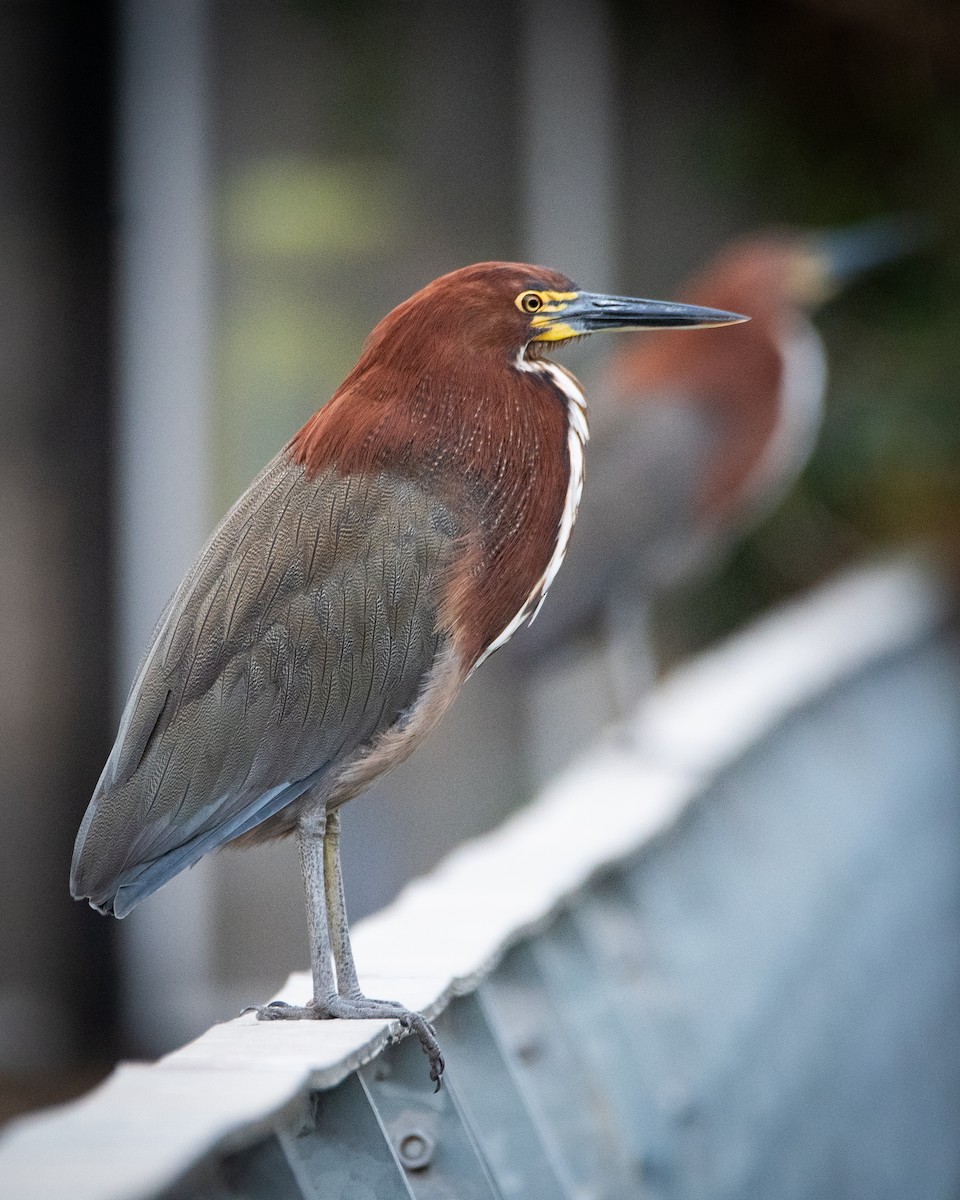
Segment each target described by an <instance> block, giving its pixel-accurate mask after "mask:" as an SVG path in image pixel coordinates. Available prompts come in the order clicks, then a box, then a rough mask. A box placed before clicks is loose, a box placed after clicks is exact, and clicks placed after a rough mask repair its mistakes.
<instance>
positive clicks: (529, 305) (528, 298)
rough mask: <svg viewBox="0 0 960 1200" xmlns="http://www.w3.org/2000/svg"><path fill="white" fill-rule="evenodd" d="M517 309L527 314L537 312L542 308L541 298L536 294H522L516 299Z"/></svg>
mask: <svg viewBox="0 0 960 1200" xmlns="http://www.w3.org/2000/svg"><path fill="white" fill-rule="evenodd" d="M517 307H518V308H521V309H523V311H524V312H527V313H535V312H539V310H540V309H541V308H543V297H542V296H541V295H539V294H538V293H537V292H523V293H521V295H519V296H518V297H517Z"/></svg>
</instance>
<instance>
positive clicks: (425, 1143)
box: [397, 1129, 434, 1171]
mask: <svg viewBox="0 0 960 1200" xmlns="http://www.w3.org/2000/svg"><path fill="white" fill-rule="evenodd" d="M433 1151H434V1141H433V1138H432V1137H430V1135H429V1134H426V1133H423V1132H422V1131H421V1130H419V1129H411V1130H410V1132H409V1133H405V1134H404V1135H403V1137H402V1138H401V1139H400V1144H399V1145H398V1147H397V1156H398V1157H399V1159H400V1164H401V1166H403V1167H404V1168H405V1169H406V1170H407V1171H423V1170H424V1169H425V1168H426V1167H428V1166H429V1165H430V1160H431V1159H432V1158H433Z"/></svg>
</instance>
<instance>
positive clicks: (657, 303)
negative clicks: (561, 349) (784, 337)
mask: <svg viewBox="0 0 960 1200" xmlns="http://www.w3.org/2000/svg"><path fill="white" fill-rule="evenodd" d="M567 295H569V296H570V299H565V300H563V301H559V296H558V302H557V303H555V304H551V305H550V309H549V311H545V312H539V313H537V315H536V316H535V317H533V319H532V320H531V322H530V328H531V329H533V330H535V331H536V333H535V335H534V338H533V341H535V342H559V341H563V340H564V339H565V338H572V337H580V336H581V335H582V334H585V333H597V332H599V331H600V330H604V329H607V330H616V329H699V328H703V327H705V326H709V325H736V324H738V323H739V322H740V321H749V320H750V318H749V317H744V316H741V315H740V314H739V313H731V312H723V311H722V310H721V309H717V308H700V307H699V306H698V305H696V304H674V303H673V302H671V301H665V300H638V299H634V298H633V297H630V296H603V295H599V294H597V293H595V292H574V293H572V294H571V293H564V296H567Z"/></svg>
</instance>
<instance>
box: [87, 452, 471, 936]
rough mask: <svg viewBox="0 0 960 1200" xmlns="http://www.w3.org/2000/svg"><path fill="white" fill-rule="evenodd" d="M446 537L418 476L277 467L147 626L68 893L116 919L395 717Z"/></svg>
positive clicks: (420, 664)
mask: <svg viewBox="0 0 960 1200" xmlns="http://www.w3.org/2000/svg"><path fill="white" fill-rule="evenodd" d="M455 536H456V527H455V523H454V522H453V520H452V518H451V516H450V514H449V513H448V512H447V511H446V510H445V509H443V508H442V506H441V505H440V504H439V502H438V501H436V500H435V499H431V498H430V497H428V496H427V495H426V493H425V492H424V491H423V490H422V489H421V488H419V487H418V486H417V485H416V484H414V483H413V482H411V481H410V480H405V479H399V478H394V477H390V476H386V475H379V476H371V477H361V478H348V477H343V476H339V475H337V474H336V473H334V472H326V473H323V474H321V475H318V476H317V477H315V478H314V479H307V478H306V476H305V475H304V472H303V470H302V468H300V467H298V466H295V465H293V464H291V463H290V462H289V460H288V459H287V457H286V456H285V455H280V456H278V458H277V459H275V460H274V462H273V463H271V464H270V465H269V466H268V467H267V469H266V470H265V471H264V472H263V473H262V474H261V475H260V476H259V477H258V479H256V480H255V481H254V483H253V484H252V485H251V487H250V489H249V490H248V491H247V492H246V493H245V495H244V496H243V497H241V499H240V500H239V501H238V503H237V505H236V506H235V507H234V509H233V510H232V511H231V512H230V513H229V514H228V515H227V517H226V518H225V519H224V521H223V522H222V523H221V525H220V526H219V528H218V529H217V530H216V532H215V533H214V535H213V536H212V538H211V539H210V542H209V543H208V544H207V546H206V548H205V549H204V551H203V552H202V553H201V555H200V557H199V558H198V560H197V562H196V564H195V565H194V567H193V568H192V569H191V571H190V572H189V573H188V575H187V577H186V578H185V579H184V581H183V583H182V584H181V586H180V588H179V589H178V591H177V593H176V595H175V596H174V597H173V600H172V601H171V603H170V605H169V606H168V608H167V610H166V612H165V616H164V618H163V619H162V620H161V622H160V624H159V625H158V627H157V629H156V632H155V634H154V638H153V641H152V643H151V645H150V648H149V650H148V651H147V654H146V656H145V658H144V661H143V664H142V666H141V668H140V671H139V673H138V676H137V679H136V681H135V683H134V685H133V688H132V689H131V692H130V696H129V698H128V701H127V705H126V708H125V710H124V713H123V717H122V719H121V723H120V730H119V733H118V736H117V741H116V744H115V745H114V748H113V751H112V753H111V755H110V758H109V759H108V761H107V764H106V767H105V768H104V771H103V774H102V776H101V778H100V781H99V783H98V784H97V788H96V790H95V792H94V796H93V799H92V800H91V802H90V805H89V807H88V810H87V813H86V816H85V817H84V821H83V824H82V825H81V827H80V832H79V834H78V836H77V843H76V847H75V850H74V861H73V870H72V874H71V890H72V891H73V893H74V895H76V896H86V897H88V898H90V900H91V903H93V904H95V905H96V906H97V907H100V908H103V909H105V910H108V911H109V910H113V911H115V912H116V913H117V915H118V916H119V915H123V913H124V912H126V911H128V910H129V908H131V907H132V906H133V904H135V903H137V902H138V901H139V900H140V899H142V898H143V897H144V896H146V895H149V894H150V892H152V891H154V890H156V888H157V887H159V886H161V885H162V884H163V883H165V882H166V881H167V880H168V879H169V878H171V877H172V876H173V875H175V874H176V873H177V872H179V871H181V870H183V869H184V868H185V867H187V866H189V865H191V864H192V863H194V862H196V861H197V859H199V858H200V857H201V856H202V855H203V854H205V853H207V852H208V851H210V850H212V849H214V848H215V847H217V846H219V845H222V844H223V843H225V842H227V841H230V840H232V839H233V838H235V837H238V836H240V835H241V834H243V833H247V832H249V831H250V830H252V829H254V828H255V827H256V826H257V825H259V824H261V823H262V822H264V821H266V820H268V819H269V818H271V817H274V816H276V815H277V814H278V813H280V812H281V811H282V810H283V809H284V808H285V807H286V806H288V805H290V804H292V803H293V802H294V801H295V800H296V799H298V798H299V797H300V796H302V795H303V794H304V792H305V791H307V790H309V789H310V788H321V789H322V788H323V786H324V782H325V781H326V780H330V781H331V782H332V780H333V779H334V777H335V776H336V774H337V772H338V770H339V769H340V768H341V767H343V766H344V765H346V764H347V763H349V762H350V761H352V758H353V757H354V756H356V755H357V754H359V753H362V752H364V751H365V750H367V749H369V748H371V747H372V746H373V745H374V744H375V743H376V741H377V739H378V738H379V737H381V736H382V735H383V734H384V733H385V732H386V731H387V730H388V729H390V728H391V727H393V726H395V725H396V724H397V722H398V721H401V720H403V719H404V717H405V714H408V713H409V712H410V711H411V709H412V708H413V707H414V706H415V705H416V702H417V699H418V697H419V696H420V695H421V694H422V693H423V691H424V688H425V687H426V685H427V683H428V681H429V678H430V674H431V671H432V669H433V667H434V665H435V663H436V661H437V658H438V655H439V654H440V652H441V650H442V648H443V647H444V645H445V644H446V641H447V635H446V634H445V633H444V632H443V631H442V630H441V629H440V628H439V617H438V608H439V603H440V591H441V587H442V582H443V579H444V570H445V567H446V564H447V563H448V561H449V555H450V551H451V549H452V547H453V543H454V539H455Z"/></svg>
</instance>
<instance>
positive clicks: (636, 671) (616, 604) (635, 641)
mask: <svg viewBox="0 0 960 1200" xmlns="http://www.w3.org/2000/svg"><path fill="white" fill-rule="evenodd" d="M639 587H640V585H639V584H636V583H634V586H633V587H630V586H628V585H625V586H621V587H618V588H616V589H615V590H614V591H613V592H612V593H611V595H610V596H608V598H607V601H606V605H605V611H604V624H605V630H604V632H605V638H604V642H605V655H606V659H607V671H608V676H609V679H610V686H611V690H612V693H613V704H614V720H620V721H622V720H624V719H626V718H628V717H631V716H632V715H633V714H634V712H635V711H636V709H637V708H638V706H639V704H640V701H641V700H642V699H643V698H644V696H645V695H646V693H647V692H648V691H649V690H650V688H651V687H652V686H653V684H654V683H655V681H656V674H657V667H656V656H655V655H654V652H653V644H652V639H651V631H650V605H649V601H648V598H647V597H646V596H645V595H643V594H642V592H640V591H639ZM635 589H636V590H635Z"/></svg>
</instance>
